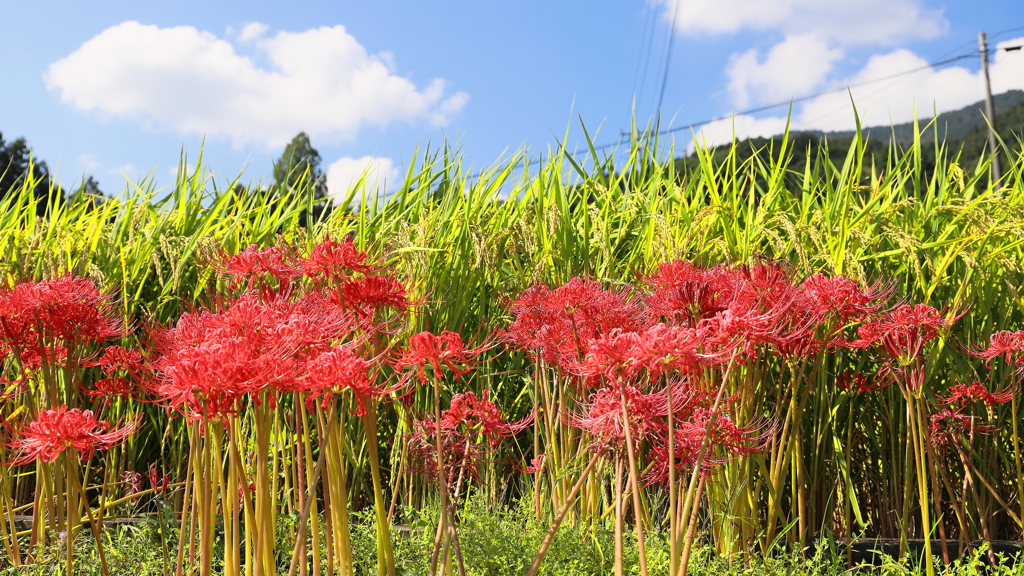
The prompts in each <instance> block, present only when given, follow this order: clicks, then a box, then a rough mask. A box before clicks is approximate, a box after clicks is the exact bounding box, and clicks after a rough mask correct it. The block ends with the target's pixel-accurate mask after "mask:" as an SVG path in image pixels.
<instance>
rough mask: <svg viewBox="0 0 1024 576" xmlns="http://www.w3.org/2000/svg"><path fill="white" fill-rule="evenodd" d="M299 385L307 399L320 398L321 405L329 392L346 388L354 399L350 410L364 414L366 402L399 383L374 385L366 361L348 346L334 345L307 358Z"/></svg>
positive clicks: (389, 390) (399, 386)
mask: <svg viewBox="0 0 1024 576" xmlns="http://www.w3.org/2000/svg"><path fill="white" fill-rule="evenodd" d="M299 388H300V389H301V390H302V391H304V392H308V393H309V394H310V398H311V399H315V398H318V397H319V398H322V399H323V400H322V401H323V403H324V405H325V406H326V402H327V401H328V399H329V396H330V395H331V394H342V393H343V392H344V391H345V390H349V391H351V392H352V397H353V399H354V400H355V402H356V404H355V406H353V407H352V410H351V411H352V413H353V414H355V415H356V416H364V415H366V403H367V402H369V401H372V400H377V399H379V398H382V397H384V396H387V395H388V394H390V393H392V392H394V391H396V390H398V389H400V388H401V384H399V385H396V386H392V387H381V386H378V385H377V384H376V383H375V382H374V380H373V378H372V377H371V376H370V362H368V361H367V360H365V359H363V358H360V357H359V356H357V355H356V353H355V352H354V351H353V350H352V347H351V346H334V347H332V348H330V349H328V350H327V351H325V352H323V353H321V354H320V355H319V356H317V357H315V358H313V359H311V360H310V361H309V363H308V364H307V365H306V374H305V375H304V376H303V377H302V378H301V380H300V383H299Z"/></svg>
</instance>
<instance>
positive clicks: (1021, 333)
mask: <svg viewBox="0 0 1024 576" xmlns="http://www.w3.org/2000/svg"><path fill="white" fill-rule="evenodd" d="M969 352H970V353H971V354H972V355H974V356H977V357H978V358H983V359H984V360H985V361H986V362H991V361H992V360H993V359H994V358H999V357H1002V358H1003V359H1004V361H1005V362H1006V363H1007V364H1009V365H1011V366H1015V367H1017V369H1018V370H1020V369H1024V366H1022V364H1021V360H1022V359H1024V330H1018V331H1016V332H1011V331H1009V330H1000V331H999V332H996V333H995V334H993V335H992V337H991V339H990V340H989V345H988V348H982V349H976V350H970V351H969Z"/></svg>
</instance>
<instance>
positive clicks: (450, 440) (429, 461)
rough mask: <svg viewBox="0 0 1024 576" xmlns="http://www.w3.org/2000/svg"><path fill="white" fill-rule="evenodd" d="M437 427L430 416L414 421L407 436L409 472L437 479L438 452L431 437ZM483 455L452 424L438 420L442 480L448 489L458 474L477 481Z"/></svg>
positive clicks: (472, 442) (472, 441) (481, 450)
mask: <svg viewBox="0 0 1024 576" xmlns="http://www.w3.org/2000/svg"><path fill="white" fill-rule="evenodd" d="M436 433H437V424H436V423H435V420H434V417H433V415H429V414H428V415H427V416H426V417H424V418H423V419H422V420H417V421H415V422H413V432H412V435H411V436H410V437H409V445H408V446H409V458H410V462H411V463H412V464H413V466H412V469H413V470H414V471H416V472H419V473H422V474H426V475H427V476H430V477H432V478H434V479H435V480H436V479H437V450H436V447H435V445H434V435H435V434H436ZM482 455H483V446H482V445H481V444H480V443H479V442H474V440H473V438H471V437H467V436H466V434H465V433H464V432H463V431H462V430H460V429H459V428H458V427H457V426H456V425H455V424H454V423H452V422H445V421H444V419H443V418H442V421H441V458H442V460H443V462H442V464H443V465H444V471H445V478H447V479H448V482H449V489H451V488H452V487H453V484H452V483H454V482H456V480H457V478H458V476H459V475H460V474H459V472H462V473H463V475H468V476H469V477H470V478H471V479H474V480H475V479H478V478H479V465H480V460H481V456H482Z"/></svg>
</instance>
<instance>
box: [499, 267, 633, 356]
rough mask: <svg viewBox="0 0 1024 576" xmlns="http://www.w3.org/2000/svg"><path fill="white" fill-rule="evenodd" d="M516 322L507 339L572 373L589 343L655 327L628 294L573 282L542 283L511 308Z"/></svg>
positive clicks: (576, 279)
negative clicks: (617, 332)
mask: <svg viewBox="0 0 1024 576" xmlns="http://www.w3.org/2000/svg"><path fill="white" fill-rule="evenodd" d="M510 311H511V312H512V313H513V314H515V316H516V318H515V320H514V321H513V322H512V324H511V325H510V326H509V327H508V330H507V331H506V332H505V340H506V341H507V342H509V343H510V344H512V345H513V346H515V347H516V348H519V349H521V350H524V351H526V352H527V353H529V354H531V355H536V357H537V358H538V359H539V360H542V361H544V362H545V363H547V364H549V365H551V366H556V367H560V368H563V369H567V370H568V369H572V368H573V367H574V366H576V364H577V363H578V362H579V361H580V360H582V358H583V356H584V353H585V351H586V349H587V348H588V347H589V346H590V344H591V343H592V342H593V341H594V340H596V339H597V338H599V337H601V336H602V335H605V334H608V333H609V332H611V330H613V329H616V328H617V329H619V330H622V331H626V332H629V331H634V330H638V329H641V328H643V327H645V326H647V325H648V324H650V319H649V317H648V315H647V314H646V313H645V311H644V309H643V307H642V306H641V304H640V302H639V301H637V300H636V299H631V298H629V295H628V293H627V292H625V291H616V290H605V289H604V288H603V287H602V286H601V285H600V284H598V283H597V282H594V281H591V280H585V279H583V278H573V279H572V280H570V281H569V282H567V283H566V284H564V285H562V286H560V287H558V288H555V289H554V290H552V289H551V288H549V287H547V286H545V285H543V284H537V285H535V286H533V287H531V288H528V289H526V290H525V291H524V292H523V293H522V294H520V295H519V297H518V298H517V299H516V300H515V301H514V302H512V303H511V305H510Z"/></svg>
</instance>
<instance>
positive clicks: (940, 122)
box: [812, 90, 1024, 146]
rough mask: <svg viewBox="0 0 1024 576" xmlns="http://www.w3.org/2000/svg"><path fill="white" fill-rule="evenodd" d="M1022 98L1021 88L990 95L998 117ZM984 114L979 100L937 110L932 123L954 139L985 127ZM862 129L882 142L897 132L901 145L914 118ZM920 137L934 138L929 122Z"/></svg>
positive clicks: (833, 135) (910, 135)
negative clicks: (936, 116) (953, 107)
mask: <svg viewBox="0 0 1024 576" xmlns="http://www.w3.org/2000/svg"><path fill="white" fill-rule="evenodd" d="M1021 102H1024V91H1021V90H1010V91H1009V92H1004V93H1002V94H998V95H996V96H994V97H993V98H992V103H993V104H994V105H995V108H996V119H997V121H998V118H999V116H1000V114H1003V113H1004V112H1007V111H1009V110H1010V109H1011V108H1014V107H1015V106H1017V105H1018V104H1020V103H1021ZM921 112H922V113H923V112H926V111H925V110H922V111H921ZM984 114H985V101H984V100H981V101H979V102H975V103H974V104H971V105H969V106H965V107H963V108H961V109H959V110H953V111H951V112H942V113H940V114H939V116H938V119H937V120H936V122H935V124H934V127H935V128H938V130H939V138H940V139H945V140H946V141H949V140H956V139H959V138H963V137H964V136H966V135H967V133H968V132H970V131H971V129H973V128H977V127H981V128H986V129H987V125H986V123H985V116H984ZM930 122H931V118H930V117H929V118H921V119H919V120H918V124H919V125H920V126H922V127H923V126H927V125H928V124H929V123H930ZM863 132H864V133H865V134H868V135H870V137H871V138H873V139H874V138H880V139H881V140H882V141H883V142H889V140H891V139H892V136H893V135H894V134H895V135H896V141H897V142H899V143H900V144H903V145H904V146H906V145H908V144H912V143H913V142H914V123H913V122H905V123H903V124H897V125H895V126H872V127H870V128H864V129H863ZM812 134H818V135H823V136H827V137H828V139H829V140H830V141H831V140H835V139H837V138H853V130H846V131H838V132H812ZM921 138H922V139H927V140H930V139H932V138H933V136H932V126H929V127H928V129H927V130H925V131H924V132H922V134H921Z"/></svg>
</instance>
